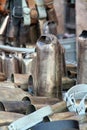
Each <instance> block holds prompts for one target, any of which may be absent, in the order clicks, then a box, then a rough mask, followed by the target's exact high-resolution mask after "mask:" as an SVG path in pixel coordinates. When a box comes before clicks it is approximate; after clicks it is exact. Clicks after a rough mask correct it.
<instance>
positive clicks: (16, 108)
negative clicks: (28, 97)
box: [0, 101, 33, 114]
mask: <svg viewBox="0 0 87 130" xmlns="http://www.w3.org/2000/svg"><path fill="white" fill-rule="evenodd" d="M30 106H31V104H30V102H29V101H0V111H6V112H15V113H21V114H26V112H27V111H28V110H30V109H29V108H30ZM32 106H33V105H32ZM29 112H30V113H31V110H30V111H29Z"/></svg>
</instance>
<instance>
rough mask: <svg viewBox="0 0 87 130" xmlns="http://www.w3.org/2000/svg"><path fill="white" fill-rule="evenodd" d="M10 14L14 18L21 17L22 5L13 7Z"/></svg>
mask: <svg viewBox="0 0 87 130" xmlns="http://www.w3.org/2000/svg"><path fill="white" fill-rule="evenodd" d="M12 15H13V16H14V17H16V18H22V17H23V12H22V7H20V6H17V7H13V12H12Z"/></svg>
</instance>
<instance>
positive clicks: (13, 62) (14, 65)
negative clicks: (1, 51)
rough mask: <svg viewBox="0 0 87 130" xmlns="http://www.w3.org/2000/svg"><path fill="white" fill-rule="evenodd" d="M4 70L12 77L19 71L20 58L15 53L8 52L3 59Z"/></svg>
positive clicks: (7, 76) (8, 76)
mask: <svg viewBox="0 0 87 130" xmlns="http://www.w3.org/2000/svg"><path fill="white" fill-rule="evenodd" d="M3 72H4V73H5V75H6V78H8V79H10V78H11V74H12V73H19V66H18V59H17V58H16V57H15V55H11V54H7V55H5V59H4V60H3Z"/></svg>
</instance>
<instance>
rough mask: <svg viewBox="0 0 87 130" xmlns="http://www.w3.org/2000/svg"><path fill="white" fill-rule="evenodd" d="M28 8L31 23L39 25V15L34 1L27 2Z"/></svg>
mask: <svg viewBox="0 0 87 130" xmlns="http://www.w3.org/2000/svg"><path fill="white" fill-rule="evenodd" d="M26 1H27V4H28V7H29V8H30V17H31V23H37V19H38V13H37V10H36V6H35V1H34V0H26Z"/></svg>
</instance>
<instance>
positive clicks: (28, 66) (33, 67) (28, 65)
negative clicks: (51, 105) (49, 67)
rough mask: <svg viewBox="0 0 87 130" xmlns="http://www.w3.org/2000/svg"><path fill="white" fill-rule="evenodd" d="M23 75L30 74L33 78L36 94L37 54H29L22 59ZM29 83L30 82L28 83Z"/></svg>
mask: <svg viewBox="0 0 87 130" xmlns="http://www.w3.org/2000/svg"><path fill="white" fill-rule="evenodd" d="M22 73H23V74H29V76H30V75H31V76H32V78H33V85H34V93H35V95H37V94H36V92H37V86H38V85H37V53H36V52H35V53H32V54H29V55H28V54H27V55H25V57H23V59H22ZM28 82H29V81H28Z"/></svg>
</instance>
